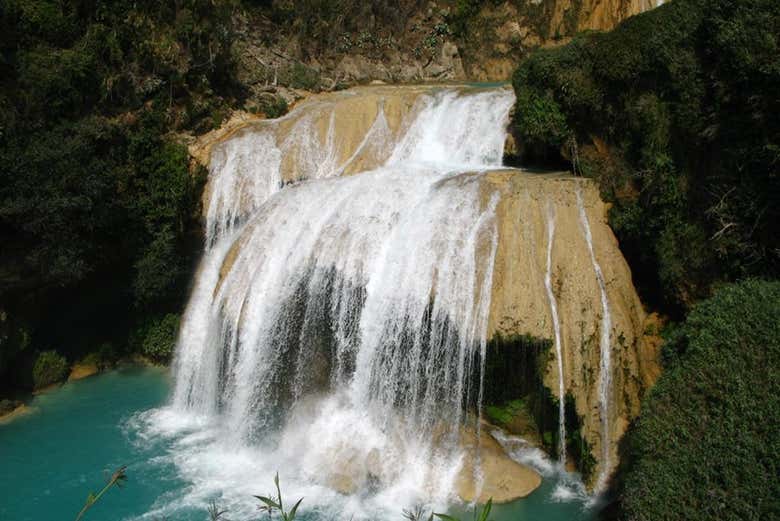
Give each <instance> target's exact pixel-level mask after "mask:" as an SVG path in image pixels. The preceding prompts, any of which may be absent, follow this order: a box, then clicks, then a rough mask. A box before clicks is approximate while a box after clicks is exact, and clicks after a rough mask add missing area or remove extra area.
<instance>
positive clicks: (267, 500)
mask: <svg viewBox="0 0 780 521" xmlns="http://www.w3.org/2000/svg"><path fill="white" fill-rule="evenodd" d="M274 485H276V498H273V497H266V496H255V497H256V498H257V499H259V500H260V501H262V502H263V505H262V506H261V507H260V510H262V511H265V512H268V517H269V518H270V517H271V516H272V515H273V513H274V512H275V511H277V510H278V511H279V515H281V517H282V520H283V521H294V519H295V513H296V512H297V511H298V506H299V505H300V504H301V501H303V498H301V499H299V500H298V502H297V503H295V505H294V506H293V507H292V509H291V510H290V511H289V512H287V511H285V510H284V504H283V502H282V491H281V489H280V488H279V473H278V472H277V473H276V476H275V477H274Z"/></svg>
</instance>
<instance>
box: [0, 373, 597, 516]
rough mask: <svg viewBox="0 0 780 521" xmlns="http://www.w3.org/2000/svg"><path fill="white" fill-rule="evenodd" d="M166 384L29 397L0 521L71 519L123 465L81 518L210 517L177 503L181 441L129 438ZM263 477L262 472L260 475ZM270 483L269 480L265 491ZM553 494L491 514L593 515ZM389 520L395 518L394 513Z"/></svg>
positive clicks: (540, 493) (15, 434) (8, 450)
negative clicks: (122, 476)
mask: <svg viewBox="0 0 780 521" xmlns="http://www.w3.org/2000/svg"><path fill="white" fill-rule="evenodd" d="M169 386H170V380H169V376H168V373H167V372H166V371H165V370H162V369H154V368H141V367H131V368H125V369H121V370H118V371H113V372H109V373H106V374H103V375H100V376H96V377H92V378H87V379H85V380H82V381H78V382H71V383H68V384H66V385H64V386H62V387H61V388H59V389H56V390H53V391H50V392H48V393H45V394H42V395H39V396H36V397H35V398H34V399H33V401H32V403H31V404H29V406H30V412H29V413H28V414H25V415H23V416H20V417H18V418H16V419H14V420H13V421H11V422H9V423H6V424H0V497H1V498H2V501H0V520H3V521H6V520H7V521H48V520H72V519H75V517H76V514H77V513H78V512H79V510H80V509H81V507H82V506H83V504H84V500H85V498H86V496H87V494H88V493H89V491H90V490H92V491H95V492H97V491H98V490H100V488H102V486H103V484H104V482H105V479H106V477H107V476H108V475H109V474H110V473H111V472H112V471H113V470H114V469H115V468H117V467H119V466H121V465H127V475H128V481H127V483H126V484H125V486H124V487H122V488H121V489H114V490H110V491H109V492H108V493H107V494H106V495H105V496H104V498H103V499H102V500H101V501H100V502H99V503H98V504H96V505H95V506H94V507H93V508H92V509H91V510H90V511H89V512H88V513H87V514H86V516H85V517H84V519H85V520H87V521H90V520H91V521H99V520H103V521H109V520H110V521H115V520H125V519H128V520H129V519H138V518H142V519H150V520H151V519H156V517H155V516H156V515H158V514H157V512H164V513H163V514H160V516H164V518H165V519H169V520H206V519H208V517H207V514H206V512H205V509H204V505H205V504H206V503H207V502H208V499H209V498H208V497H206V496H196V497H195V500H193V501H188V502H182V500H181V498H183V497H190V499H192V496H193V493H192V491H193V490H194V489H197V488H198V487H197V485H198V483H192V482H190V481H189V480H187V479H184V478H183V477H182V476H181V473H182V472H183V471H182V468H187V464H186V462H184V463H182V461H181V459H178V460H177V458H176V457H175V456H174V455H173V454H175V453H176V449H175V448H176V447H180V446H181V444H182V443H187V441H186V440H184V441H182V440H181V439H171V438H162V439H150V438H149V437H148V436H142V435H139V433H138V432H135V431H136V429H138V427H137V425H139V423H140V422H138V421H136V420H135V419H136V418H137V417H138V416H139V414H138V413H140V412H142V411H146V410H149V409H154V408H157V407H160V406H161V405H163V404H164V402H165V401H166V398H167V395H168V391H169ZM141 416H142V415H141ZM260 472H262V473H263V474H266V473H267V472H265V470H260V469H258V473H260ZM271 480H272V475H269V476H268V484H269V485H271ZM267 488H268V490H259V491H257V493H258V494H265V493H267V492H268V491H269V490H270V488H271V487H270V486H269V487H267ZM283 488H284V487H283ZM554 488H555V481H554V480H552V479H546V480H545V481H544V483H543V484H542V486H541V487H540V488H539V489H538V490H537V491H535V492H534V493H533V494H531V496H529V497H528V498H526V499H524V500H522V501H518V502H516V503H514V504H510V505H501V506H497V507H495V508H494V515H493V516H491V518H492V519H493V521H510V520H512V521H524V520H527V521H535V520H538V521H587V520H589V519H591V518H592V514H591V513H590V512H589V511H588V510H585V509H584V508H583V503H582V502H581V501H572V502H564V503H561V502H555V501H553V500H552V499H551V497H552V492H553V490H554ZM210 492H212V494H211V497H212V498H218V497H219V496H220V491H219V490H218V487H217V488H213V487H212V488H211V489H210ZM171 505H173V507H171ZM149 512H151V514H147V513H149ZM456 513H458V512H456ZM145 514H147V515H145ZM300 514H301V515H300V519H301V521H325V520H330V519H334V521H335V519H336V518H334V517H333V516H331V515H328V514H325V513H323V512H313V511H308V512H307V510H306V500H305V498H304V503H303V504H302V506H301V510H300ZM161 518H163V517H159V518H158V519H161ZM261 518H262V519H267V517H263V516H260V515H259V513H258V515H257V516H254V517H253V518H252V519H261ZM463 518H464V519H470V516H463ZM227 519H230V520H231V521H241V520H243V519H246V517H240V516H239V517H232V516H231V515H228V516H227ZM395 519H398V521H401V520H402V515H401V512H400V511H399V513H398V516H397V517H396V518H395ZM339 521H340V520H339ZM382 521H384V520H382ZM388 521H389V520H388Z"/></svg>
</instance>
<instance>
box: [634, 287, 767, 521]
mask: <svg viewBox="0 0 780 521" xmlns="http://www.w3.org/2000/svg"><path fill="white" fill-rule="evenodd" d="M778 309H780V283H779V282H763V281H756V280H750V281H747V282H743V283H739V284H734V285H729V286H726V287H723V288H721V289H719V290H718V291H717V292H716V293H715V295H714V296H713V297H712V298H710V299H708V300H705V301H702V302H700V303H699V304H697V305H696V306H695V307H694V309H693V311H691V313H690V315H689V316H688V318H687V320H686V321H685V323H684V324H682V325H681V326H680V327H679V328H678V329H677V330H675V331H674V332H673V334H671V335H670V338H669V341H668V342H667V347H666V349H667V360H668V363H667V367H666V369H665V371H664V373H663V374H662V375H661V378H660V379H659V381H658V383H657V384H656V386H655V388H654V389H653V391H652V392H651V394H650V396H649V397H648V399H647V400H646V402H645V404H644V405H643V409H642V416H641V417H640V419H639V421H638V425H637V427H636V429H635V431H634V433H633V434H632V436H631V443H630V457H631V460H630V461H632V465H631V467H630V469H629V471H628V473H627V475H626V480H625V485H624V490H623V493H622V507H623V511H624V516H623V517H624V519H626V520H630V521H644V520H647V521H664V520H678V519H686V520H688V521H697V520H702V521H703V520H710V519H718V520H723V521H727V520H734V521H737V520H739V521H747V520H759V519H777V518H778V517H779V516H780V503H779V502H778V500H777V498H778V496H780V483H779V482H778V480H777V476H778V472H780V459H779V458H778V456H780V437H778V436H777V433H778V432H780V321H778V319H777V310H778Z"/></svg>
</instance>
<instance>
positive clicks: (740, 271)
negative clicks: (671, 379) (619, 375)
mask: <svg viewBox="0 0 780 521" xmlns="http://www.w3.org/2000/svg"><path fill="white" fill-rule="evenodd" d="M778 26H780V3H778V2H776V1H774V0H737V1H732V0H676V1H675V2H670V3H668V4H665V5H663V6H661V7H659V8H658V9H654V10H652V11H649V12H647V13H643V14H641V15H638V16H635V17H632V18H630V19H628V20H626V21H625V22H624V23H622V24H621V25H620V26H619V27H618V28H616V29H615V30H614V31H612V32H609V33H594V32H589V33H584V34H581V35H579V36H577V37H576V38H574V40H573V41H572V42H570V43H569V44H568V45H565V46H563V47H560V48H555V49H540V50H538V51H536V52H534V53H533V54H532V55H531V56H530V57H529V58H528V59H526V60H525V61H524V62H523V63H521V65H520V66H519V68H518V69H517V71H516V72H515V74H514V77H513V84H514V87H515V91H516V93H517V105H516V107H515V119H514V128H515V133H516V134H517V137H518V138H519V139H518V141H519V143H520V144H521V149H522V150H523V152H524V154H525V157H524V158H521V159H523V160H524V161H525V162H526V163H533V162H537V163H538V162H541V163H547V164H550V165H555V166H557V164H558V162H560V161H562V160H565V161H569V162H570V163H571V164H572V167H573V169H575V170H576V171H577V172H578V173H581V174H583V175H588V176H592V177H595V178H597V179H598V181H599V183H600V185H601V188H602V193H603V195H604V197H605V198H606V199H607V200H609V201H611V202H613V203H614V204H613V207H612V210H611V211H610V221H611V224H612V226H613V228H614V229H615V232H616V234H617V235H618V238H619V239H620V242H621V247H622V249H623V251H624V253H625V254H626V255H627V257H628V258H629V262H630V263H631V264H632V267H633V269H634V273H635V274H636V275H637V282H638V284H639V286H640V288H639V289H640V291H641V292H642V293H643V296H644V297H645V299H646V300H648V301H649V302H650V303H651V304H653V305H655V306H663V307H664V308H665V311H667V312H670V313H673V314H676V316H682V315H683V314H684V312H685V310H686V309H687V308H688V307H689V306H690V305H691V304H692V303H693V302H695V301H696V300H697V299H699V298H702V297H704V296H707V295H708V294H709V293H710V291H711V288H712V287H713V285H714V284H716V283H718V282H721V281H733V280H738V279H740V278H743V277H745V276H750V275H759V276H772V277H774V276H777V275H780V236H778V234H777V233H774V223H775V222H778V221H779V220H780V204H778V203H780V176H779V175H778V170H777V168H778V166H777V165H778V164H780V145H778V143H780V120H779V119H778V118H776V117H773V115H774V114H776V113H777V112H778V110H780V99H778V97H777V96H776V93H777V92H778V89H780V65H779V64H780V62H779V61H778V60H777V55H778V52H780V33H778V32H777V29H776V28H777V27H778ZM562 145H563V147H562Z"/></svg>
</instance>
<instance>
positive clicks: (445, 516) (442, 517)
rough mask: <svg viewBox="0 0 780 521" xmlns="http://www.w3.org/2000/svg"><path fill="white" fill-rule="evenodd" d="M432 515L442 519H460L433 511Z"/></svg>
mask: <svg viewBox="0 0 780 521" xmlns="http://www.w3.org/2000/svg"><path fill="white" fill-rule="evenodd" d="M433 515H434V516H436V517H438V518H439V519H442V520H444V521H460V519H458V518H457V517H452V516H448V515H447V514H438V513H436V512H434V513H433Z"/></svg>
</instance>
